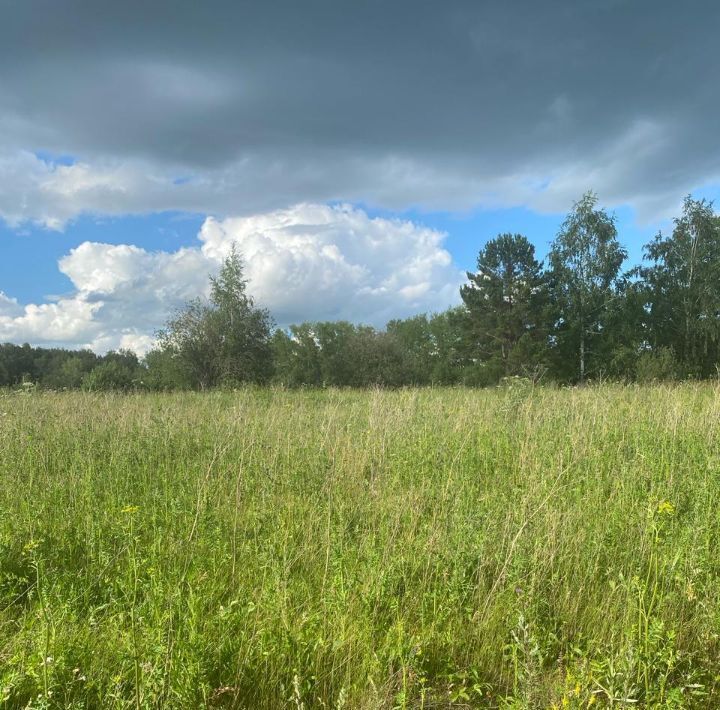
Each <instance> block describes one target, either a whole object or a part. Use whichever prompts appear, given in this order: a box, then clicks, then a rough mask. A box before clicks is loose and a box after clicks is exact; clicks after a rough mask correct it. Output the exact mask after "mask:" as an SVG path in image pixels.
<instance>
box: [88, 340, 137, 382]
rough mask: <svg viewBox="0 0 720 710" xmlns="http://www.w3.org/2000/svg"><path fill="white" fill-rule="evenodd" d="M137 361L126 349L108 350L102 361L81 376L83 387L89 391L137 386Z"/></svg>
mask: <svg viewBox="0 0 720 710" xmlns="http://www.w3.org/2000/svg"><path fill="white" fill-rule="evenodd" d="M140 374H141V373H140V372H139V363H138V359H137V356H136V355H135V353H133V352H130V351H128V350H119V351H117V352H115V351H110V352H109V353H108V354H107V355H105V357H104V358H103V360H102V362H101V363H100V364H99V365H97V366H96V367H94V368H93V369H92V370H91V371H90V372H89V373H87V374H86V375H85V376H84V377H83V378H82V386H83V389H86V390H91V391H113V390H115V391H128V390H130V389H132V388H133V387H136V386H139V384H140V380H139V375H140Z"/></svg>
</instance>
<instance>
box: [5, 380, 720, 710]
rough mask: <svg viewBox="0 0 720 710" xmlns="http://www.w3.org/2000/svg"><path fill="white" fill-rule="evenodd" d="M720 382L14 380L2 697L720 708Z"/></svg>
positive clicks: (68, 701)
mask: <svg viewBox="0 0 720 710" xmlns="http://www.w3.org/2000/svg"><path fill="white" fill-rule="evenodd" d="M719 395H720V391H719V390H718V389H717V387H715V386H713V385H710V384H684V385H675V386H662V385H660V386H658V385H655V386H652V385H648V386H643V387H636V386H630V387H622V386H618V385H604V386H601V387H586V388H581V389H557V390H553V389H547V388H533V387H532V385H531V384H530V383H528V382H525V381H515V382H514V383H513V384H508V385H506V386H505V387H501V388H496V389H491V390H462V389H440V390H401V391H395V392H392V391H378V390H371V391H353V390H343V391H341V390H333V389H328V390H312V391H288V390H271V389H257V390H254V389H243V390H239V391H237V392H234V393H232V392H219V391H218V392H210V393H203V394H196V393H190V392H186V393H174V394H134V395H125V396H123V395H104V394H96V393H92V392H89V393H83V392H68V393H58V394H55V393H42V392H32V393H18V392H6V394H4V395H2V396H0V510H1V511H2V517H1V518H0V628H1V629H2V634H1V636H0V691H1V692H2V698H3V703H4V706H5V707H8V708H23V707H36V708H40V707H44V708H72V707H77V708H80V707H98V708H99V707H102V708H124V707H142V708H149V707H227V708H231V707H232V708H248V709H250V708H252V709H253V710H254V709H257V708H272V709H276V708H283V707H285V708H295V709H297V708H306V709H309V708H342V707H344V708H368V709H370V708H373V709H377V708H422V707H425V708H431V707H457V708H461V707H465V708H467V707H502V708H541V707H553V706H554V707H557V708H561V707H563V708H564V707H570V708H586V707H588V706H590V705H593V706H596V707H609V706H613V707H626V706H627V707H630V706H632V707H665V708H708V707H718V706H719V705H720V696H719V694H720V688H719V687H718V678H719V677H720V660H719V659H720V653H718V651H720V648H719V645H720V636H719V635H718V623H717V620H718V616H719V614H720V602H719V601H718V600H720V575H719V570H718V557H717V553H716V541H717V539H718V536H719V535H720V517H719V516H718V512H717V500H718V497H719V496H720V483H719V482H720V477H719V476H718V467H719V466H720V460H719V459H718V423H719V422H720V404H719V403H720V396H719Z"/></svg>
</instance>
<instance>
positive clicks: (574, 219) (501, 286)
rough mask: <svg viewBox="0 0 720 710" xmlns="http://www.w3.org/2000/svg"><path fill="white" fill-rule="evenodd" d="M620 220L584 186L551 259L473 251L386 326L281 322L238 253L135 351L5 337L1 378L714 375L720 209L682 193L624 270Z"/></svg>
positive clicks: (515, 248)
mask: <svg viewBox="0 0 720 710" xmlns="http://www.w3.org/2000/svg"><path fill="white" fill-rule="evenodd" d="M626 258H627V251H626V250H625V248H624V247H623V246H622V244H621V243H620V242H619V240H618V232H617V224H616V220H615V218H614V216H613V215H611V214H608V213H607V212H606V211H605V210H604V209H601V208H599V207H598V203H597V197H596V196H595V195H594V194H593V193H592V192H588V193H586V194H585V195H583V197H582V198H581V199H580V200H579V201H578V202H577V203H576V204H575V205H574V207H573V209H572V211H571V212H570V213H569V214H568V215H567V217H566V219H565V220H564V222H563V223H562V225H561V227H560V229H559V231H558V233H557V235H556V237H555V239H554V241H553V243H552V244H551V247H550V251H549V254H548V257H547V259H546V263H543V262H541V261H539V260H538V259H537V257H536V254H535V248H534V246H533V245H532V244H531V243H530V241H529V240H528V239H527V238H526V237H525V236H523V235H520V234H500V235H498V236H497V237H496V238H494V239H491V240H490V241H489V242H487V243H486V244H485V246H484V247H483V248H482V249H481V250H480V252H479V254H478V257H477V266H476V270H475V271H474V272H471V273H470V272H469V273H468V274H467V283H466V284H465V285H464V286H462V288H461V289H460V297H461V301H462V305H460V306H458V307H455V308H451V309H448V310H446V311H444V312H441V313H436V314H433V315H418V316H414V317H411V318H405V319H395V320H391V321H390V322H389V323H387V325H386V327H385V328H384V329H376V328H373V327H370V326H365V325H355V324H353V323H349V322H346V321H333V322H306V323H301V324H299V325H292V326H290V327H289V328H287V329H282V328H275V326H274V323H273V320H272V317H271V315H270V313H269V312H268V311H267V310H266V309H264V308H262V307H260V306H258V305H257V304H256V303H255V302H254V300H253V298H252V296H251V295H250V294H249V293H248V291H247V283H246V280H245V278H244V276H243V262H242V259H241V257H240V255H239V253H238V252H237V251H236V250H235V248H233V249H232V251H231V253H230V255H229V256H228V257H227V258H226V259H225V261H224V263H223V265H222V267H221V269H220V271H219V273H218V274H217V275H216V276H214V277H211V283H210V287H211V288H210V298H209V299H208V300H202V299H196V300H194V301H191V302H189V303H187V304H186V305H185V307H184V308H182V309H180V310H179V311H178V312H177V313H175V314H174V315H173V316H172V317H171V318H170V319H169V320H168V322H167V323H166V325H165V327H164V328H163V329H162V330H161V331H160V332H159V333H158V334H157V336H158V337H157V344H156V347H155V348H154V349H153V350H152V351H151V352H149V353H148V354H147V355H146V356H145V357H144V358H143V359H142V360H140V359H138V357H137V356H136V355H135V354H134V353H132V352H129V351H119V352H110V353H108V354H106V355H104V356H98V355H95V354H94V353H92V352H90V351H87V350H85V351H82V350H81V351H69V350H62V349H43V348H32V347H30V346H29V345H22V346H18V345H12V344H5V345H0V386H17V385H21V384H22V383H23V382H25V383H35V384H37V385H40V386H43V387H48V388H53V389H63V388H78V387H83V388H86V389H124V390H127V389H133V388H145V389H150V390H166V389H167V390H169V389H208V388H212V387H218V386H235V385H239V384H244V383H256V384H266V383H277V384H281V385H284V386H288V387H299V386H313V387H322V386H338V387H344V386H350V387H368V386H374V385H380V386H389V387H399V386H410V385H415V386H422V385H456V384H463V385H469V386H489V385H494V384H497V383H498V382H500V381H502V380H503V379H504V378H508V377H524V378H529V379H532V380H533V381H541V380H546V381H556V382H561V383H582V382H585V381H587V380H601V379H614V380H623V381H652V380H672V379H688V378H693V379H703V378H709V377H714V376H717V375H718V372H719V368H720V217H719V216H718V215H716V214H715V212H714V210H713V205H712V203H711V202H708V201H706V200H695V199H692V198H691V197H687V198H686V199H685V201H684V203H683V207H682V212H681V214H680V216H679V217H677V218H676V219H675V220H674V222H673V228H672V231H671V232H670V233H669V234H663V233H662V232H660V233H658V234H657V236H656V237H655V238H654V239H653V240H652V241H651V242H650V243H649V244H647V245H646V246H645V248H644V259H643V264H642V265H640V266H635V267H633V268H630V269H627V270H623V264H624V262H625V260H626Z"/></svg>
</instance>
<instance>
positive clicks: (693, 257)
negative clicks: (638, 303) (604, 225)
mask: <svg viewBox="0 0 720 710" xmlns="http://www.w3.org/2000/svg"><path fill="white" fill-rule="evenodd" d="M646 256H647V258H648V259H649V260H650V261H651V262H653V263H652V265H651V266H649V267H647V268H645V269H642V270H641V274H642V276H643V278H644V280H645V282H646V284H647V299H648V304H649V310H650V319H651V321H650V322H651V342H652V344H653V346H654V347H665V348H672V350H673V351H674V352H675V353H676V354H677V357H678V360H679V363H680V365H681V368H682V371H683V374H684V375H694V376H698V377H708V376H711V375H714V374H715V367H716V364H717V362H718V361H719V360H720V220H719V219H718V217H717V216H716V215H715V214H714V212H713V209H712V203H709V202H707V201H705V200H699V201H698V200H693V199H692V198H690V197H687V198H686V199H685V202H684V204H683V211H682V215H681V216H680V217H678V218H677V219H676V220H675V226H674V228H673V232H672V235H671V236H669V237H665V236H663V235H662V233H660V234H658V235H657V236H656V237H655V239H654V240H653V241H652V242H651V243H650V244H648V245H647V247H646Z"/></svg>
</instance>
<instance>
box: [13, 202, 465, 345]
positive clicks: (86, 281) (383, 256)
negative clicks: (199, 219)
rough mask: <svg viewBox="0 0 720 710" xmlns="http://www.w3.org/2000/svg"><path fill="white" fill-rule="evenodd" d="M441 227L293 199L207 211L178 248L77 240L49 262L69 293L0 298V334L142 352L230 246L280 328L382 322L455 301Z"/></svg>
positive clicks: (203, 287)
mask: <svg viewBox="0 0 720 710" xmlns="http://www.w3.org/2000/svg"><path fill="white" fill-rule="evenodd" d="M444 236H445V235H443V234H442V233H440V232H437V231H435V230H432V229H429V228H427V227H424V226H422V225H418V224H414V223H412V222H408V221H401V220H390V219H382V218H371V217H369V216H368V215H367V214H366V213H365V212H364V211H363V210H360V209H357V208H353V207H350V206H346V205H345V206H337V207H329V206H327V205H318V204H307V203H305V204H300V205H297V206H295V207H292V208H288V209H283V210H276V211H273V212H267V213H264V214H258V215H254V216H251V217H234V218H227V219H224V220H217V219H213V218H208V219H207V220H206V221H205V223H204V224H203V226H202V228H201V230H200V233H199V235H198V237H199V244H198V246H197V247H194V248H183V249H180V250H178V251H176V252H148V251H146V250H144V249H141V248H139V247H137V246H133V245H128V244H124V245H110V244H101V243H96V242H84V243H82V244H80V245H79V246H78V247H76V248H75V249H73V250H71V251H70V253H69V254H67V255H66V256H64V257H63V258H62V259H61V260H60V262H59V268H60V270H61V271H62V272H63V273H64V274H66V275H67V276H68V277H69V278H70V279H71V281H72V283H73V285H74V287H75V289H76V291H75V292H74V294H72V295H71V296H69V297H66V298H62V299H60V300H58V301H57V302H54V303H45V304H40V305H35V304H30V305H26V306H24V307H23V306H20V305H19V304H17V302H16V301H14V300H12V299H10V298H8V297H7V296H5V295H4V294H0V340H12V341H29V342H33V343H38V344H52V343H55V344H62V345H69V346H87V347H91V348H93V349H95V350H97V351H105V350H108V349H111V348H117V347H129V348H132V349H135V350H137V351H140V352H144V351H146V350H147V349H148V348H149V347H150V346H151V343H152V335H153V333H154V331H155V330H156V329H157V328H159V327H160V326H161V325H162V324H163V322H164V321H165V319H166V318H167V316H168V314H169V313H170V312H171V311H172V310H173V309H174V308H177V307H178V306H180V305H182V304H183V303H184V302H186V301H187V300H189V299H190V298H193V297H195V296H201V295H206V294H207V290H208V275H209V274H211V273H213V272H215V271H217V268H218V266H219V264H220V263H221V261H222V259H223V258H224V257H225V256H226V255H227V254H228V253H229V251H230V248H231V245H232V244H233V243H237V245H238V247H239V249H240V251H241V252H242V254H243V257H244V259H245V262H246V275H247V277H248V279H249V288H250V291H251V293H252V294H253V296H254V297H255V299H256V301H257V302H258V303H259V304H261V305H263V306H265V307H267V308H269V309H270V310H271V312H272V313H273V315H274V316H275V318H276V320H277V321H278V322H279V323H280V324H282V325H285V324H289V323H291V322H298V321H301V320H321V319H348V320H353V321H362V322H370V323H373V324H375V325H383V324H384V323H385V322H386V321H387V320H388V319H389V318H391V317H398V316H405V315H409V314H412V313H417V312H421V311H428V310H437V309H441V308H444V307H446V306H448V305H450V304H452V303H454V302H456V301H457V297H458V296H457V293H458V286H459V284H460V283H461V281H462V273H461V272H460V271H458V269H457V268H456V267H455V266H454V265H453V264H452V260H451V258H450V254H449V253H448V252H447V251H446V250H445V249H444V248H443V246H442V244H443V240H444Z"/></svg>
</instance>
